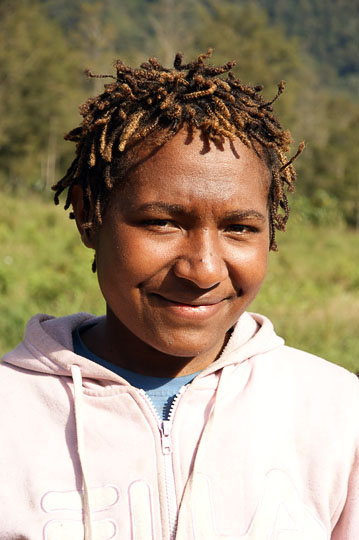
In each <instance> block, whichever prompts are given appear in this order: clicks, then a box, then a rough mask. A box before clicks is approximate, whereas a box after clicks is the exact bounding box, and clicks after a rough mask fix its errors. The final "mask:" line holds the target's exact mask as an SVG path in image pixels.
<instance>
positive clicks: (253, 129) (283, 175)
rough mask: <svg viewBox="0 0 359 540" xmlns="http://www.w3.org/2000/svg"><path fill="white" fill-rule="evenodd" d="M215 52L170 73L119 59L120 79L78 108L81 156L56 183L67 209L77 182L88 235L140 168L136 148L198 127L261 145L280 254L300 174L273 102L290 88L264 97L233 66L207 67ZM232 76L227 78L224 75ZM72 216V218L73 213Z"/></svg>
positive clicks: (220, 137) (178, 64) (213, 136)
mask: <svg viewBox="0 0 359 540" xmlns="http://www.w3.org/2000/svg"><path fill="white" fill-rule="evenodd" d="M211 53H212V50H211V49H210V50H208V52H207V54H201V55H200V56H199V57H198V59H197V60H195V61H193V62H190V63H189V64H182V54H181V53H178V54H177V55H176V57H175V60H174V69H166V68H164V67H163V66H161V65H160V64H159V63H158V61H157V60H156V59H155V58H150V59H149V60H148V62H145V63H143V64H141V67H140V68H139V69H133V68H131V67H129V66H126V65H125V64H123V62H122V61H121V60H118V61H117V62H115V68H116V71H117V75H116V77H113V76H112V75H94V74H92V73H91V72H90V71H87V75H88V76H89V77H97V78H111V79H113V82H110V83H109V84H105V87H104V92H103V93H102V94H100V95H98V96H96V97H91V98H89V99H88V100H87V101H86V103H84V105H82V106H81V107H80V112H81V114H82V116H83V122H82V124H81V125H80V126H79V127H77V128H75V129H73V130H72V131H70V133H68V134H67V135H66V136H65V139H66V140H70V141H74V142H76V143H77V147H76V157H75V159H74V161H73V162H72V164H71V166H70V168H69V169H68V171H67V173H66V174H65V176H64V177H63V178H62V179H61V180H60V181H59V182H58V183H57V184H55V185H54V186H53V187H52V189H53V190H54V191H55V197H54V199H55V203H56V204H58V203H59V195H60V194H61V193H62V192H63V191H64V190H65V189H66V188H68V193H67V199H66V203H65V210H66V209H68V208H69V206H70V204H71V191H72V188H73V186H75V185H78V186H80V187H81V188H82V191H83V201H84V210H85V215H86V218H85V219H86V222H85V224H84V228H85V229H87V231H90V230H91V229H96V228H97V227H99V226H101V223H102V219H103V216H104V212H105V210H106V206H107V204H108V201H109V196H110V194H111V191H112V190H113V189H114V187H115V186H116V185H118V184H119V183H120V182H121V181H122V180H123V179H124V178H125V177H126V173H127V172H128V171H129V168H130V167H132V166H135V165H136V155H138V154H136V152H131V148H133V147H134V145H136V144H145V143H148V142H149V141H150V144H151V145H152V147H155V148H156V147H160V146H161V145H163V144H165V143H166V141H168V140H170V139H171V138H172V137H174V135H175V134H176V133H177V132H178V131H179V130H180V129H181V128H182V127H187V129H189V130H192V129H198V130H201V131H202V133H203V134H204V135H206V136H207V137H208V140H209V141H213V143H214V144H217V145H218V144H220V145H221V144H222V143H223V142H224V140H225V139H226V138H227V139H230V140H232V141H233V140H235V139H237V138H238V139H240V140H241V141H242V142H243V143H244V144H245V145H246V146H248V147H252V146H253V145H255V148H258V146H259V147H260V151H261V153H263V156H264V159H265V160H266V161H267V163H268V165H269V168H270V170H271V174H272V180H271V184H270V188H269V195H268V206H269V216H270V247H271V249H273V250H276V249H277V245H276V241H275V230H276V229H279V230H285V226H286V223H287V220H288V214H289V207H288V200H287V196H286V192H285V191H286V188H287V189H288V190H289V191H293V183H294V181H295V178H296V175H295V170H294V168H293V165H292V163H293V161H294V160H295V159H296V158H297V156H298V155H299V154H300V153H301V151H302V149H303V147H304V144H303V143H301V144H300V146H299V148H298V151H297V153H296V154H295V155H294V156H293V157H292V158H291V159H287V158H286V156H285V153H286V152H288V150H289V145H290V143H291V137H290V134H289V132H288V131H285V130H283V129H282V126H281V125H280V123H279V121H278V120H277V119H276V117H275V116H274V115H273V113H272V104H273V102H274V101H275V100H276V99H277V97H278V96H279V95H280V94H281V93H282V92H283V90H284V82H283V81H281V82H280V83H279V85H278V92H277V94H276V96H275V97H274V98H273V99H272V100H271V101H266V100H265V99H264V98H263V96H262V95H261V93H260V92H261V90H262V86H255V87H251V86H247V85H245V84H243V83H242V82H241V81H240V80H239V79H236V78H235V77H234V75H233V73H232V72H231V69H232V67H233V66H234V65H235V62H227V63H226V64H224V65H222V66H212V65H210V64H207V63H206V60H207V59H208V58H209V57H210V56H211ZM224 74H226V76H224ZM70 217H71V218H73V217H74V215H73V213H70Z"/></svg>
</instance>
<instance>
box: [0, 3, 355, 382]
mask: <svg viewBox="0 0 359 540" xmlns="http://www.w3.org/2000/svg"><path fill="white" fill-rule="evenodd" d="M358 36H359V19H358V16H357V14H356V13H355V4H354V3H352V2H351V1H350V0H312V1H311V2H308V0H257V1H245V0H182V1H180V0H121V1H119V0H103V1H101V2H100V1H81V0H41V1H40V0H2V1H1V2H0V43H1V47H0V118H1V123H0V245H1V251H0V353H3V352H5V351H7V350H8V349H9V348H11V347H13V346H14V345H15V344H16V343H17V342H18V341H19V340H20V339H21V337H22V335H23V328H24V325H25V322H26V320H27V319H28V318H29V317H30V316H31V315H32V314H34V313H36V312H47V313H51V314H54V315H61V314H67V313H70V312H74V311H79V310H81V311H90V312H94V313H103V310H104V306H103V301H102V298H101V296H100V293H99V292H98V288H97V283H96V277H95V276H94V275H93V274H92V273H91V270H90V265H91V253H89V252H88V250H86V249H85V248H83V247H82V245H81V244H80V241H79V239H78V237H77V233H76V231H75V226H74V223H73V222H69V220H68V219H67V217H66V215H65V214H64V212H62V211H61V209H56V208H55V207H53V206H52V203H51V197H52V195H51V192H50V186H51V185H52V184H53V183H54V182H55V181H56V180H57V179H58V178H60V177H61V175H62V174H63V173H64V171H65V169H66V168H67V166H68V165H69V164H70V161H71V160H72V158H73V154H74V148H73V145H72V143H68V142H65V141H63V135H64V134H65V133H66V132H67V131H69V130H70V129H72V128H73V127H75V126H76V125H78V123H79V122H80V120H81V117H80V116H79V114H78V111H77V107H78V105H79V104H80V103H81V102H83V101H85V99H86V98H87V97H88V96H89V95H91V94H95V93H98V92H99V91H101V88H102V84H103V81H101V80H99V79H95V80H93V79H92V80H87V79H86V77H85V76H84V75H83V70H84V69H85V68H90V69H91V70H92V71H94V72H97V73H113V71H114V70H113V68H112V63H113V61H114V60H115V59H116V58H121V59H122V60H123V61H125V62H129V63H131V64H132V65H139V64H140V63H141V62H142V61H144V60H146V59H147V58H148V57H149V56H156V57H157V58H158V59H159V60H160V62H161V63H163V64H165V65H168V67H170V65H171V63H172V61H173V58H174V54H175V53H176V52H177V51H179V50H181V51H182V52H183V53H184V55H185V60H186V59H187V60H190V59H192V57H193V56H196V55H198V54H199V53H200V52H203V51H205V50H206V49H207V48H208V47H209V46H212V47H214V48H215V53H214V56H213V58H212V61H213V63H221V62H224V61H227V60H232V59H235V60H237V67H236V74H237V76H239V77H240V78H242V79H243V80H244V81H245V82H249V83H251V84H259V83H263V84H264V85H265V90H264V93H265V95H266V97H268V98H269V97H271V96H273V94H274V93H275V91H276V84H277V83H278V82H279V80H281V79H285V80H286V82H287V91H286V92H285V94H284V95H283V96H281V99H280V100H279V101H278V102H277V104H276V113H277V114H278V115H279V116H280V118H281V120H282V123H283V125H284V126H285V127H288V128H290V130H291V132H292V134H293V138H294V140H295V143H298V142H300V141H301V140H305V141H306V144H307V148H306V151H305V153H304V154H303V155H302V156H301V158H300V160H299V161H298V162H297V170H298V184H297V191H296V194H295V195H294V197H293V198H292V206H293V211H292V216H291V220H290V224H289V227H288V232H287V233H286V234H284V235H281V234H279V235H278V237H279V238H278V240H279V253H274V254H271V257H270V266H269V271H268V276H267V280H266V282H265V284H264V286H263V289H262V291H261V293H260V294H259V296H258V298H257V300H256V301H255V303H254V304H253V306H252V309H253V310H256V311H259V312H262V313H264V314H265V315H267V316H269V317H270V318H271V319H272V320H273V322H274V324H275V328H276V329H277V331H278V333H279V334H281V335H282V336H283V337H284V338H285V339H286V341H287V343H288V344H290V345H293V346H295V347H299V348H301V349H304V350H309V351H310V352H313V353H315V354H318V355H320V356H323V357H325V358H327V359H328V360H330V361H332V362H336V363H338V364H341V365H343V366H345V367H347V368H348V369H350V370H352V371H359V339H358V330H359V295H358V289H359V247H358V244H359V243H358V230H359V196H358V195H359V193H358V192H359V183H358V171H359V151H358V142H359V140H358V118H359V104H358V99H357V97H358V86H359V67H358V58H357V51H358V45H359V43H358V39H359V38H358Z"/></svg>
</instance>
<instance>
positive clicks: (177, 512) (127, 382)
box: [0, 54, 359, 540]
mask: <svg viewBox="0 0 359 540" xmlns="http://www.w3.org/2000/svg"><path fill="white" fill-rule="evenodd" d="M208 56H209V54H208V55H201V56H200V57H199V58H198V60H196V61H194V62H192V63H190V64H187V65H183V64H182V59H181V55H177V56H176V59H175V62H174V69H172V70H169V69H165V68H163V67H162V66H160V65H159V64H158V62H157V61H156V60H155V59H153V58H152V59H150V60H149V63H145V64H143V65H142V66H141V68H140V69H132V68H130V67H128V66H125V65H124V64H122V63H121V62H117V64H116V67H117V76H116V78H114V80H113V82H111V83H110V84H107V85H106V86H105V90H104V92H103V93H102V94H101V95H100V96H97V97H95V98H91V99H89V100H88V101H87V102H86V103H85V105H83V106H82V108H81V112H82V115H83V117H84V119H83V122H82V124H81V126H80V127H79V128H76V129H75V130H73V131H72V132H71V133H70V134H69V135H68V136H67V138H68V139H70V140H73V141H75V142H76V143H77V153H76V158H75V160H74V161H73V163H72V165H71V167H70V168H69V170H68V172H67V174H66V175H65V177H64V178H63V179H62V180H61V181H60V182H59V183H58V184H57V185H56V186H54V189H55V191H56V195H55V200H56V202H58V197H59V195H60V193H61V192H62V191H64V190H65V189H68V193H67V201H66V205H65V207H66V208H68V207H69V206H70V205H72V208H73V212H72V214H71V216H72V217H74V218H75V219H76V223H77V227H78V229H79V232H80V235H81V238H82V241H83V243H84V244H85V246H86V247H88V248H91V249H93V250H94V252H95V259H94V264H93V269H94V270H97V273H98V280H99V285H100V289H101V292H102V294H103V296H104V298H105V301H106V305H107V312H106V315H104V316H103V317H100V318H96V317H94V316H91V315H89V314H85V313H80V314H75V315H70V316H67V317H63V318H59V319H55V318H53V317H51V316H48V315H37V316H35V317H34V318H32V319H31V320H30V321H29V323H28V326H27V329H26V333H25V338H24V341H23V342H22V343H21V344H20V345H19V346H18V347H17V348H16V349H15V350H14V351H12V352H10V353H8V354H7V355H6V356H5V357H4V359H3V362H2V365H1V379H0V380H1V382H0V384H1V392H2V403H3V406H2V409H1V412H0V415H1V429H2V433H3V436H4V438H3V443H2V445H1V448H0V503H1V513H0V533H1V534H0V536H1V539H2V540H10V539H11V540H13V539H14V538H16V539H18V540H20V539H22V540H25V539H26V540H38V539H39V538H43V539H44V540H65V539H66V540H69V539H71V540H77V539H78V540H82V539H85V540H89V539H91V540H110V539H112V538H114V539H121V540H122V539H132V540H159V539H163V540H174V539H176V540H264V539H269V538H270V539H273V540H274V539H275V540H329V539H330V538H332V539H333V540H355V539H356V538H359V483H358V479H359V470H358V448H359V427H358V406H359V392H358V390H359V382H358V380H357V378H356V377H355V376H354V375H352V374H350V373H348V372H347V371H345V370H344V369H342V368H340V367H338V366H335V365H332V364H329V363H327V362H325V361H324V360H322V359H319V358H317V357H314V356H312V355H310V354H308V353H305V352H302V351H298V350H295V349H292V348H290V347H286V346H285V345H284V342H283V340H282V339H281V338H279V337H278V336H276V334H275V333H274V330H273V327H272V324H271V322H270V321H269V320H268V319H266V318H265V317H263V316H261V315H258V314H250V313H248V312H247V311H246V310H247V308H248V306H249V305H250V303H251V302H252V300H253V299H254V298H255V296H256V294H257V293H258V291H259V289H260V287H261V284H262V282H263V280H264V277H265V273H266V268H267V258H268V251H269V250H270V249H275V248H276V243H275V231H276V229H281V230H283V229H284V228H285V224H286V221H287V218H288V211H289V210H288V203H287V197H286V193H285V188H286V187H289V189H292V186H293V181H294V180H295V172H294V169H293V165H292V161H293V159H294V158H295V157H296V156H294V158H292V159H291V160H287V158H286V157H285V152H287V151H288V149H289V143H290V136H289V134H288V132H286V131H283V129H282V127H281V126H280V124H279V122H278V120H277V119H276V118H275V117H274V116H273V113H272V102H267V101H265V100H264V98H263V97H262V96H261V94H260V90H261V89H260V88H259V87H256V88H252V87H249V86H246V85H244V84H243V83H242V82H241V81H239V80H237V79H235V78H234V76H233V75H232V74H231V71H230V70H231V68H232V65H233V64H232V63H228V64H226V65H225V66H220V67H213V66H211V65H208V64H207V63H206V59H207V58H208ZM225 73H227V76H225V77H223V74H225ZM282 90H283V85H282V84H281V85H280V86H279V92H278V95H279V93H281V91H282ZM300 151H301V147H300V149H299V151H298V152H300ZM293 316H295V315H294V314H293Z"/></svg>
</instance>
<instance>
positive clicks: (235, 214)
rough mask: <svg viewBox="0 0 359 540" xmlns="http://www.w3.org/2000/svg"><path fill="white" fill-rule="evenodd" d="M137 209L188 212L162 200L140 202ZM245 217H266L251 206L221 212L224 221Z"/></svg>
mask: <svg viewBox="0 0 359 540" xmlns="http://www.w3.org/2000/svg"><path fill="white" fill-rule="evenodd" d="M136 210H137V211H146V210H148V211H153V212H156V211H157V212H158V211H160V212H161V211H162V212H168V213H171V214H188V211H187V210H186V208H184V207H183V206H181V205H180V204H170V203H166V202H162V201H158V202H149V203H145V204H141V206H139V207H137V208H136ZM247 218H255V219H259V220H260V221H263V222H264V221H265V220H266V217H265V216H264V215H263V214H262V213H261V212H258V210H255V209H253V208H248V209H246V210H233V211H231V212H226V213H224V214H223V216H222V219H224V220H225V221H236V220H241V219H247Z"/></svg>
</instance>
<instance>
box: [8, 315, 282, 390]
mask: <svg viewBox="0 0 359 540" xmlns="http://www.w3.org/2000/svg"><path fill="white" fill-rule="evenodd" d="M96 319H98V320H101V318H97V317H95V316H94V315H90V314H89V313H76V314H74V315H69V316H66V317H59V318H55V317H52V316H50V315H45V314H38V315H35V316H34V317H32V318H31V319H30V320H29V322H28V323H27V326H26V330H25V336H24V340H23V341H22V342H21V343H20V344H19V345H18V346H17V347H16V348H15V349H14V350H12V351H11V352H9V353H7V354H6V355H5V356H4V357H3V359H2V362H3V363H6V364H11V365H13V366H16V367H19V368H22V369H26V370H29V371H35V372H38V373H48V374H51V375H59V376H64V375H65V376H66V375H67V376H70V377H71V366H73V365H77V366H79V368H80V369H81V373H82V376H83V377H85V378H89V379H97V380H98V379H101V380H113V381H116V382H119V381H121V380H122V379H121V377H119V376H118V375H116V374H115V373H113V372H111V371H109V370H108V369H106V368H104V367H102V366H100V365H98V364H96V363H95V362H90V361H89V360H87V359H86V358H83V357H82V356H78V355H77V354H75V353H74V352H73V344H72V331H73V330H74V329H75V328H76V327H77V326H79V325H81V324H84V323H85V322H89V321H96ZM283 343H284V341H283V339H282V338H279V337H278V336H277V335H276V334H275V332H274V330H273V325H272V323H271V322H270V321H269V319H267V318H266V317H264V316H263V315H258V314H256V313H247V312H246V313H243V315H242V316H241V317H240V319H239V320H238V322H237V324H236V325H235V327H234V331H233V332H232V335H231V337H230V339H229V341H228V343H227V345H226V347H225V349H224V350H223V352H222V354H221V356H220V357H219V358H218V360H216V361H215V362H213V363H212V364H211V365H210V366H208V367H207V368H206V369H205V370H204V371H203V372H202V374H201V375H207V374H209V373H212V372H214V371H217V370H218V369H220V368H222V367H224V366H226V365H229V364H238V363H240V362H242V361H244V360H247V359H248V358H251V357H252V356H254V355H258V354H263V353H265V352H268V351H270V350H273V349H275V348H277V347H279V346H281V345H283Z"/></svg>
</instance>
